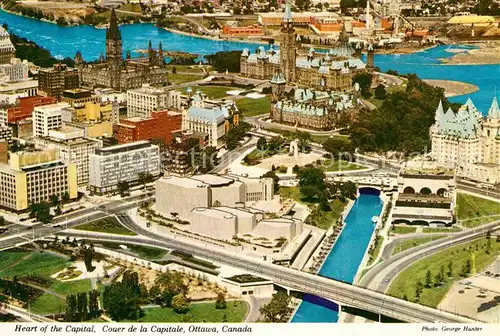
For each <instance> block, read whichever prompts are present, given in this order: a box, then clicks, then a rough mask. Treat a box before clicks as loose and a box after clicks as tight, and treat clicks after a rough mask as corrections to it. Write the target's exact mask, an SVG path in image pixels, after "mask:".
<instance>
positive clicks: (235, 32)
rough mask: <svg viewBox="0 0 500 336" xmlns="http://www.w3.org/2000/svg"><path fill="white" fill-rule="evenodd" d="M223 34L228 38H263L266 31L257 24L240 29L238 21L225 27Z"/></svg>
mask: <svg viewBox="0 0 500 336" xmlns="http://www.w3.org/2000/svg"><path fill="white" fill-rule="evenodd" d="M222 33H223V34H224V35H227V36H263V35H264V29H263V28H262V27H261V26H259V25H257V24H253V25H250V26H246V27H240V26H238V22H237V21H232V22H229V23H226V24H225V25H224V28H223V29H222Z"/></svg>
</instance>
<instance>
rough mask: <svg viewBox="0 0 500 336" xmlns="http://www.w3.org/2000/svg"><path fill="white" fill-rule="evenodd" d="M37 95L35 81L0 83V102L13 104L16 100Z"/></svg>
mask: <svg viewBox="0 0 500 336" xmlns="http://www.w3.org/2000/svg"><path fill="white" fill-rule="evenodd" d="M37 94H38V81H37V80H32V79H28V80H21V81H15V82H6V83H0V101H2V102H4V103H8V104H15V103H16V101H17V99H19V98H23V97H33V96H36V95H37Z"/></svg>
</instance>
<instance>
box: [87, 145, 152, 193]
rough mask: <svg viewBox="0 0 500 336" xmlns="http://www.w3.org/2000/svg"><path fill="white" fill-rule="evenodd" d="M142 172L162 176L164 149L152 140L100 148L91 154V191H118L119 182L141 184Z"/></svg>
mask: <svg viewBox="0 0 500 336" xmlns="http://www.w3.org/2000/svg"><path fill="white" fill-rule="evenodd" d="M139 173H146V174H151V175H153V176H154V177H157V176H159V175H160V149H159V147H158V146H155V145H152V144H151V143H150V142H149V141H138V142H133V143H130V144H123V145H116V146H110V147H104V148H99V149H96V150H95V153H94V154H90V155H89V186H90V190H91V192H94V193H96V194H106V193H110V192H116V191H117V189H118V183H119V182H127V183H128V184H129V185H134V184H137V183H138V179H139Z"/></svg>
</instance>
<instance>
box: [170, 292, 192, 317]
mask: <svg viewBox="0 0 500 336" xmlns="http://www.w3.org/2000/svg"><path fill="white" fill-rule="evenodd" d="M172 308H173V309H174V311H175V312H176V313H179V314H185V313H187V311H188V310H189V302H188V300H187V299H186V296H185V295H184V294H182V293H179V294H177V295H175V296H174V297H173V298H172Z"/></svg>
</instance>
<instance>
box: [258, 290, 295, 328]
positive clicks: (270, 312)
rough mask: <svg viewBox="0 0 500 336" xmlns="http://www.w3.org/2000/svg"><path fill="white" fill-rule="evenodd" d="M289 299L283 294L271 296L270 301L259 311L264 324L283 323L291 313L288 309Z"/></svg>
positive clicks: (289, 308)
mask: <svg viewBox="0 0 500 336" xmlns="http://www.w3.org/2000/svg"><path fill="white" fill-rule="evenodd" d="M290 302H291V298H290V296H288V295H287V294H286V293H284V292H278V293H276V294H273V297H272V299H271V301H270V302H269V303H268V304H265V305H264V306H262V307H261V308H260V309H259V312H260V313H261V314H262V315H263V316H264V320H265V322H285V321H286V318H287V316H288V315H289V314H290V313H291V312H292V311H293V309H292V308H291V307H290Z"/></svg>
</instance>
